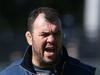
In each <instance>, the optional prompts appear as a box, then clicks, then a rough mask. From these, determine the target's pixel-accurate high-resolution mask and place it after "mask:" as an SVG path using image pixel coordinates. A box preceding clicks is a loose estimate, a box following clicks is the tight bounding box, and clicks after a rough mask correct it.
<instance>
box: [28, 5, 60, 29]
mask: <svg viewBox="0 0 100 75" xmlns="http://www.w3.org/2000/svg"><path fill="white" fill-rule="evenodd" d="M40 13H44V14H45V18H46V19H47V20H48V21H49V22H50V23H55V22H56V23H57V21H58V18H60V16H59V14H58V12H57V10H55V9H53V8H50V7H40V8H37V9H35V10H33V11H32V12H31V13H30V14H29V17H28V21H27V26H28V30H29V31H31V30H32V24H33V22H34V21H35V19H36V18H37V16H38V15H39V14H40Z"/></svg>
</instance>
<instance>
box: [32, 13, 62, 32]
mask: <svg viewBox="0 0 100 75" xmlns="http://www.w3.org/2000/svg"><path fill="white" fill-rule="evenodd" d="M33 27H34V29H39V30H41V29H42V30H43V29H44V30H45V31H46V30H48V29H51V30H54V31H55V30H59V29H61V23H60V20H58V23H55V24H52V23H50V22H49V21H47V20H46V18H45V14H44V13H40V14H39V15H38V16H37V18H36V20H35V21H34V23H33Z"/></svg>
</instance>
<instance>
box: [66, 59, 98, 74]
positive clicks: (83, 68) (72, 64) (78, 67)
mask: <svg viewBox="0 0 100 75" xmlns="http://www.w3.org/2000/svg"><path fill="white" fill-rule="evenodd" d="M68 60H69V61H68V63H67V64H68V65H69V68H70V70H71V71H72V72H73V73H74V72H76V73H77V74H81V75H85V74H86V75H95V70H96V68H95V67H92V66H90V65H87V64H84V63H82V62H80V61H79V60H77V59H75V58H72V57H69V59H68Z"/></svg>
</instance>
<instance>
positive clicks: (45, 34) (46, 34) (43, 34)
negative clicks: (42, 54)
mask: <svg viewBox="0 0 100 75" xmlns="http://www.w3.org/2000/svg"><path fill="white" fill-rule="evenodd" d="M41 36H43V37H47V36H49V33H42V34H41Z"/></svg>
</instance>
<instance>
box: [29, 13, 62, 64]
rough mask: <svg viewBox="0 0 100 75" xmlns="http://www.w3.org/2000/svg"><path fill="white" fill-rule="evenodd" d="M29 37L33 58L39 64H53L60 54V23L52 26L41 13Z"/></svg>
mask: <svg viewBox="0 0 100 75" xmlns="http://www.w3.org/2000/svg"><path fill="white" fill-rule="evenodd" d="M31 35H32V50H33V57H34V58H35V59H36V60H38V61H37V62H40V63H44V64H50V63H53V62H54V61H55V60H56V59H57V58H58V56H59V54H60V53H61V47H62V34H61V25H60V22H59V21H58V23H56V24H52V23H50V22H48V21H47V20H46V18H45V15H44V14H43V13H41V14H39V15H38V16H37V18H36V20H35V21H34V23H33V30H32V32H31Z"/></svg>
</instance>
